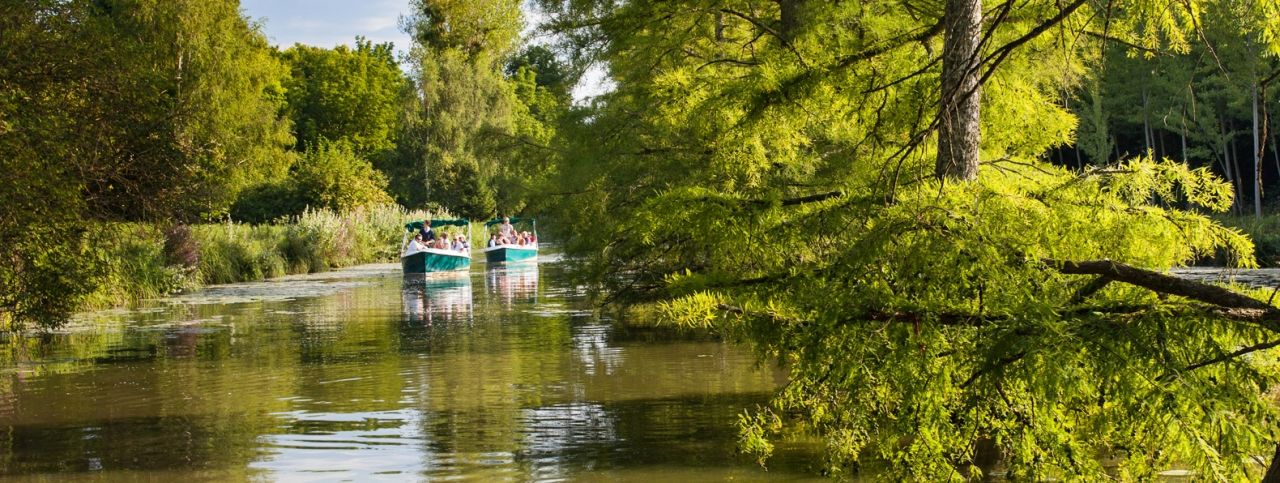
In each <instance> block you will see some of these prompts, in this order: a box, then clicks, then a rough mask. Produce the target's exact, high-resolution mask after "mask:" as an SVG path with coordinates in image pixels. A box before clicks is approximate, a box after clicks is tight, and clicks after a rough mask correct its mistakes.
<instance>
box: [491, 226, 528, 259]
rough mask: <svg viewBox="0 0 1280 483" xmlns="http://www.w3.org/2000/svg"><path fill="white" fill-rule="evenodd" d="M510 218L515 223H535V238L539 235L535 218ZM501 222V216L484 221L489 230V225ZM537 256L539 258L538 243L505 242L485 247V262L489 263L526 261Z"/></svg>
mask: <svg viewBox="0 0 1280 483" xmlns="http://www.w3.org/2000/svg"><path fill="white" fill-rule="evenodd" d="M509 220H510V221H511V223H513V224H514V223H519V222H521V221H528V222H530V223H531V224H532V225H533V235H534V237H535V239H536V237H537V236H538V221H537V220H534V219H533V218H528V219H522V218H509ZM500 223H502V219H500V218H494V219H492V220H489V221H486V222H485V223H484V227H485V231H488V229H489V227H492V226H493V225H497V224H500ZM537 258H538V244H537V243H533V244H526V245H516V244H511V243H504V244H501V245H494V246H491V247H487V248H485V249H484V260H485V262H488V263H501V262H519V261H525V260H536V259H537Z"/></svg>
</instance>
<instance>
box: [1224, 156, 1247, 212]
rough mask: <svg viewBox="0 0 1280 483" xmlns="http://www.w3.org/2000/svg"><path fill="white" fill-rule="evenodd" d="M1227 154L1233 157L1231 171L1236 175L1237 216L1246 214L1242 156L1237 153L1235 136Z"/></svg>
mask: <svg viewBox="0 0 1280 483" xmlns="http://www.w3.org/2000/svg"><path fill="white" fill-rule="evenodd" d="M1227 146H1228V147H1227V153H1229V154H1230V155H1231V170H1232V171H1234V172H1235V174H1236V185H1235V189H1236V214H1237V215H1241V214H1244V210H1245V208H1244V204H1243V203H1241V202H1242V201H1244V176H1242V175H1241V174H1240V154H1239V153H1237V152H1236V140H1235V136H1232V138H1231V140H1230V141H1227Z"/></svg>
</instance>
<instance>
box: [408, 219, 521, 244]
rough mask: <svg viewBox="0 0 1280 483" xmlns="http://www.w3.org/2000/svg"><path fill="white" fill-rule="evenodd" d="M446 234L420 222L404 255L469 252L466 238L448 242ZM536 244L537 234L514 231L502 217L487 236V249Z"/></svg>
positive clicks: (455, 238)
mask: <svg viewBox="0 0 1280 483" xmlns="http://www.w3.org/2000/svg"><path fill="white" fill-rule="evenodd" d="M450 238H451V237H450V235H449V234H448V233H441V234H439V235H437V234H436V231H435V230H433V229H432V228H431V220H423V221H422V231H420V232H418V234H416V235H414V236H413V240H410V241H409V246H408V249H407V250H406V253H417V252H421V251H424V250H427V249H436V250H453V251H459V252H470V251H471V244H470V243H468V242H467V237H466V236H465V235H462V234H458V235H454V236H452V240H450ZM537 244H538V234H536V233H530V232H527V231H516V228H515V227H514V226H511V218H508V217H503V218H502V225H500V226H499V227H498V231H497V232H496V233H493V234H490V235H489V245H488V246H489V247H496V246H498V245H517V246H536V245H537Z"/></svg>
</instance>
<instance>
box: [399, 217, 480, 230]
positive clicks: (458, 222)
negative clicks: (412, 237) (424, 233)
mask: <svg viewBox="0 0 1280 483" xmlns="http://www.w3.org/2000/svg"><path fill="white" fill-rule="evenodd" d="M470 224H471V221H470V220H467V219H465V218H456V219H452V220H431V227H432V228H437V227H441V226H467V225H470ZM421 229H422V222H421V221H414V222H410V223H405V224H404V231H417V230H421Z"/></svg>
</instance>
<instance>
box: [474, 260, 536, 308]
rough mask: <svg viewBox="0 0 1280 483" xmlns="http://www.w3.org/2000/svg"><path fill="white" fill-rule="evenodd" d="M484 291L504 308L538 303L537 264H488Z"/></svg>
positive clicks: (533, 261) (527, 261)
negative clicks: (519, 304)
mask: <svg viewBox="0 0 1280 483" xmlns="http://www.w3.org/2000/svg"><path fill="white" fill-rule="evenodd" d="M484 290H485V292H486V293H488V294H489V295H490V296H491V298H493V297H496V298H497V300H499V301H501V302H502V305H504V306H510V305H512V304H515V303H536V302H537V301H538V262H537V260H525V261H519V262H505V263H490V264H488V266H487V267H486V268H485V274H484Z"/></svg>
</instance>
